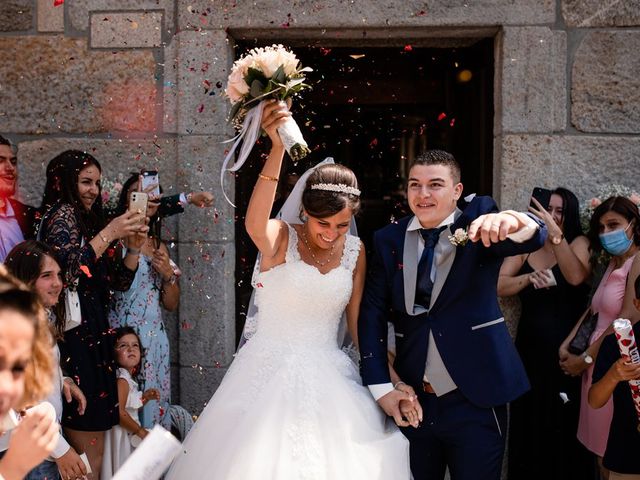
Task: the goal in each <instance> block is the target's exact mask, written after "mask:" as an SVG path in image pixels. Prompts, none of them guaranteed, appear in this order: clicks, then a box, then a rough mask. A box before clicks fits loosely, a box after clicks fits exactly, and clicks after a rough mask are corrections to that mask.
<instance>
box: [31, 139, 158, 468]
mask: <svg viewBox="0 0 640 480" xmlns="http://www.w3.org/2000/svg"><path fill="white" fill-rule="evenodd" d="M52 162H55V164H57V165H60V171H59V183H60V184H59V185H57V187H58V188H54V185H53V184H49V183H48V184H47V187H45V192H44V199H43V204H48V205H53V206H52V207H51V208H50V210H49V211H48V212H47V213H46V214H45V216H44V219H43V222H42V227H41V228H42V231H41V232H40V234H39V236H40V238H42V240H44V241H45V242H46V243H48V244H49V245H51V246H52V247H53V248H54V249H55V250H56V252H57V255H58V260H59V262H60V266H61V267H62V269H63V271H64V279H65V285H66V286H67V288H69V286H73V285H75V284H77V290H78V294H79V297H80V309H81V312H82V322H81V324H80V326H78V327H76V328H73V329H71V330H68V331H66V332H64V339H63V340H62V341H61V342H59V346H60V354H61V355H60V358H61V362H60V363H61V367H62V370H63V371H64V372H65V373H66V374H67V375H69V376H71V377H72V378H73V379H74V380H75V381H76V382H77V383H78V385H79V386H80V388H82V390H83V392H84V394H85V396H86V398H87V408H86V410H85V412H84V415H80V414H79V412H78V405H77V404H76V403H75V402H71V403H65V405H64V410H63V416H62V426H63V427H64V431H65V434H66V436H67V438H68V440H69V443H71V445H72V446H73V447H74V448H75V450H76V451H78V452H79V453H82V452H85V453H86V454H87V457H88V458H89V463H90V465H91V469H92V470H93V472H94V473H93V478H94V479H96V478H99V472H100V467H101V464H102V454H103V448H104V432H105V431H106V430H109V429H110V428H111V427H112V426H113V425H116V424H118V421H119V418H118V407H117V404H118V395H117V389H116V370H117V368H116V365H115V360H114V356H113V341H114V339H113V334H112V331H111V329H110V327H109V322H108V319H107V312H108V306H109V302H110V295H111V290H127V289H128V288H129V286H130V285H131V282H132V280H133V277H134V275H135V272H136V269H137V268H138V258H139V256H140V247H141V246H142V244H143V243H144V241H145V240H146V232H147V230H148V227H147V226H146V225H145V217H144V214H143V213H137V212H125V213H124V214H122V215H120V216H118V217H116V218H114V219H113V220H112V221H111V222H109V223H107V221H106V220H105V218H104V215H103V212H102V199H101V195H100V193H101V192H100V177H101V174H102V169H101V167H100V164H99V163H98V161H97V160H96V159H95V158H94V157H93V156H91V155H89V154H87V153H85V152H81V151H76V150H67V151H65V152H63V153H61V154H60V155H58V157H56V158H54V159H53V160H52ZM122 240H126V242H127V248H126V251H125V254H124V255H122V254H121V253H120V252H121V251H122V250H123V248H124V245H123V243H122Z"/></svg>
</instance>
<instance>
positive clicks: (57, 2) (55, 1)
mask: <svg viewBox="0 0 640 480" xmlns="http://www.w3.org/2000/svg"><path fill="white" fill-rule="evenodd" d="M63 3H64V0H53V6H54V7H59V6H60V5H62V4H63Z"/></svg>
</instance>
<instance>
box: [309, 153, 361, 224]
mask: <svg viewBox="0 0 640 480" xmlns="http://www.w3.org/2000/svg"><path fill="white" fill-rule="evenodd" d="M319 183H323V184H330V185H346V186H348V187H353V188H358V179H357V178H356V175H355V173H353V171H352V170H351V169H349V168H347V167H345V166H344V165H339V164H337V163H332V164H329V165H322V166H321V167H318V168H316V169H315V170H314V171H313V173H312V174H311V175H309V178H308V179H307V184H306V185H305V188H304V192H303V193H302V206H303V207H304V209H305V210H306V212H307V213H308V214H309V215H311V216H312V217H315V218H327V217H331V216H333V215H335V214H336V213H338V212H340V211H341V210H343V209H344V208H345V207H347V208H349V209H350V210H351V212H352V213H353V215H355V214H356V213H358V210H360V196H358V195H354V194H351V193H346V192H333V191H327V190H313V189H311V187H312V186H313V185H317V184H319Z"/></svg>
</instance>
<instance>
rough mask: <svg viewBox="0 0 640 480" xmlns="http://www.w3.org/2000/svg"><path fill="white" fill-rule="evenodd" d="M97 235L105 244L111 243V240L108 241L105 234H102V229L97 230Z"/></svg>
mask: <svg viewBox="0 0 640 480" xmlns="http://www.w3.org/2000/svg"><path fill="white" fill-rule="evenodd" d="M98 237H100V240H102V241H103V242H104V243H106V244H107V245H109V244H110V243H111V242H110V241H109V239H108V238H107V237H106V236H104V235H103V234H102V231H99V232H98Z"/></svg>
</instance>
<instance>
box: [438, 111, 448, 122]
mask: <svg viewBox="0 0 640 480" xmlns="http://www.w3.org/2000/svg"><path fill="white" fill-rule="evenodd" d="M445 118H447V114H446V113H444V112H442V113H440V115H438V121H439V122H441V121H442V120H444V119H445Z"/></svg>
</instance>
